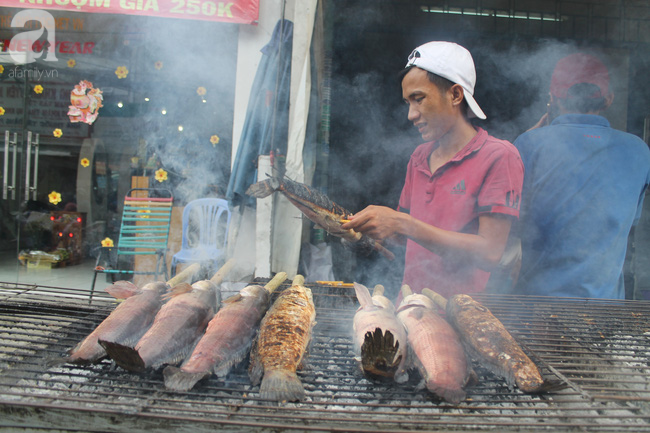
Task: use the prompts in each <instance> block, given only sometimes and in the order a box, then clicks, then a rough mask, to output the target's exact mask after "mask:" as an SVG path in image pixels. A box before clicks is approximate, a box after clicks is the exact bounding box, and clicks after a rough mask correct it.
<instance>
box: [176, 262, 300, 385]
mask: <svg viewBox="0 0 650 433" xmlns="http://www.w3.org/2000/svg"><path fill="white" fill-rule="evenodd" d="M286 278H287V273H286V272H279V273H278V274H276V275H275V277H273V279H272V280H271V281H269V282H268V283H267V284H266V285H264V286H260V285H256V284H253V285H250V286H246V287H244V288H243V289H242V290H241V291H240V292H239V293H238V294H236V295H233V296H231V297H229V298H228V299H226V300H225V301H223V303H222V307H221V309H220V310H219V311H218V312H217V314H216V315H215V316H214V317H213V318H212V320H211V321H210V323H209V324H208V327H207V329H206V331H205V334H204V335H203V337H201V340H199V342H198V343H197V345H196V347H195V348H194V351H193V352H192V354H191V355H190V357H189V358H187V359H186V360H185V362H184V363H183V364H182V365H181V366H180V367H174V366H171V365H170V366H167V367H165V369H164V370H163V375H164V377H165V386H166V387H167V388H168V389H173V390H175V391H189V390H190V389H192V388H193V387H194V385H195V384H196V383H197V382H198V381H199V380H201V379H203V378H204V377H207V376H210V375H211V374H213V373H214V374H215V375H217V376H219V377H224V376H226V375H227V374H228V373H229V372H230V369H231V368H232V367H233V366H235V365H236V364H238V363H239V362H241V361H242V360H243V359H244V358H245V357H246V355H247V354H248V352H249V350H250V347H251V344H252V342H253V338H254V337H255V332H256V331H257V328H258V325H259V324H260V321H261V320H262V317H263V316H264V314H265V313H266V311H267V310H268V308H269V304H270V300H271V295H272V293H273V291H274V290H275V289H276V288H277V287H278V286H280V284H282V283H283V282H284V280H286Z"/></svg>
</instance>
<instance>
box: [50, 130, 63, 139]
mask: <svg viewBox="0 0 650 433" xmlns="http://www.w3.org/2000/svg"><path fill="white" fill-rule="evenodd" d="M52 135H54V136H55V137H56V138H60V137H61V136H62V135H63V131H61V128H56V129H55V130H54V131H52Z"/></svg>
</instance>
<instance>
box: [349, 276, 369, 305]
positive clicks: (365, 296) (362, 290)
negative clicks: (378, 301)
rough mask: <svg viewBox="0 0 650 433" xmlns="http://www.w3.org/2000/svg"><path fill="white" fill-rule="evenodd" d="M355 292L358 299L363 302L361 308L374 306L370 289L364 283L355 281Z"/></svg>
mask: <svg viewBox="0 0 650 433" xmlns="http://www.w3.org/2000/svg"><path fill="white" fill-rule="evenodd" d="M353 285H354V292H355V293H356V295H357V300H358V301H359V304H361V308H364V307H372V297H371V296H370V291H369V290H368V288H367V287H366V286H364V285H363V284H359V283H357V282H355V283H353Z"/></svg>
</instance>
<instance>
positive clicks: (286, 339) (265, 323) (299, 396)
mask: <svg viewBox="0 0 650 433" xmlns="http://www.w3.org/2000/svg"><path fill="white" fill-rule="evenodd" d="M304 282H305V278H304V277H303V276H302V275H296V277H295V278H294V279H293V282H292V284H291V287H288V288H286V289H284V290H283V291H282V292H281V293H280V295H279V296H278V298H277V299H276V300H275V302H274V303H273V305H272V306H271V308H269V310H268V311H267V313H266V315H265V316H264V318H263V319H262V322H261V324H260V330H259V332H258V335H257V339H256V341H255V342H254V343H253V349H252V350H251V365H250V367H249V376H250V379H251V382H252V383H253V385H257V384H258V383H260V381H261V384H260V395H261V397H262V398H263V399H266V400H275V401H302V400H304V398H305V390H304V388H303V385H302V382H301V381H300V378H299V377H298V375H297V374H296V370H297V369H298V368H299V367H300V365H301V364H302V361H303V357H304V356H305V353H306V351H307V347H308V345H309V343H310V341H311V333H312V328H313V327H314V325H315V323H316V322H315V320H316V308H315V307H314V300H313V298H312V293H311V290H310V289H309V288H307V287H305V286H304Z"/></svg>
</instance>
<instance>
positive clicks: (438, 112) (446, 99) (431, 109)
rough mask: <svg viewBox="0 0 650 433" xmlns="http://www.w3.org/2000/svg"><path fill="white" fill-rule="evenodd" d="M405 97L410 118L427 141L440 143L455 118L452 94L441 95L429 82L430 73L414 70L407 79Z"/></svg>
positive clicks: (404, 84) (404, 86) (405, 81)
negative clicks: (439, 140)
mask: <svg viewBox="0 0 650 433" xmlns="http://www.w3.org/2000/svg"><path fill="white" fill-rule="evenodd" d="M402 97H403V98H404V102H406V104H407V105H408V107H409V111H408V119H409V120H410V121H411V122H413V124H414V125H415V126H416V127H417V128H418V131H419V132H420V135H422V138H423V139H424V140H425V141H433V140H438V139H439V138H440V137H443V136H444V135H445V134H446V133H447V132H449V129H450V128H451V126H452V123H453V121H454V116H455V113H454V111H453V105H452V103H451V99H452V98H451V93H450V92H445V93H441V92H440V90H439V89H438V86H436V85H435V84H433V83H432V82H431V81H429V78H428V77H427V71H425V70H424V69H420V68H412V69H411V70H410V71H409V72H408V73H407V74H406V75H405V76H404V79H403V80H402Z"/></svg>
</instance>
